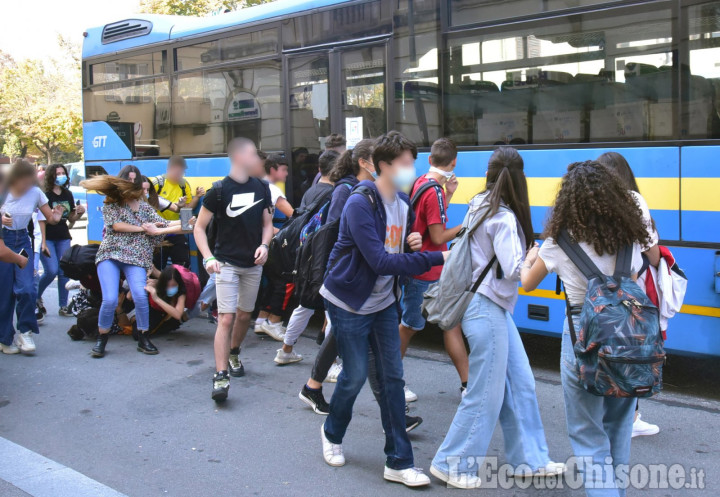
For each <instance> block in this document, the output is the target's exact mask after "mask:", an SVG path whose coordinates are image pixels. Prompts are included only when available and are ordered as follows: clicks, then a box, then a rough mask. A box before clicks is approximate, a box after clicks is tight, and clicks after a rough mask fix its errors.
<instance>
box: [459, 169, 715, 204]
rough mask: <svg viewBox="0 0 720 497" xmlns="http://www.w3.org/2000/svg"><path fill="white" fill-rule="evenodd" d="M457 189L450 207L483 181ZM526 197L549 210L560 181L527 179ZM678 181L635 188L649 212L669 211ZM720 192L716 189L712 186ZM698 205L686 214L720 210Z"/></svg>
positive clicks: (645, 181)
mask: <svg viewBox="0 0 720 497" xmlns="http://www.w3.org/2000/svg"><path fill="white" fill-rule="evenodd" d="M458 180H459V185H458V189H457V191H456V192H455V195H453V198H452V201H451V203H453V204H467V203H468V202H469V201H470V199H471V198H472V197H473V196H475V195H476V194H477V193H478V192H481V191H482V190H483V188H485V178H469V177H460V178H458ZM527 181H528V195H529V196H530V205H532V206H535V207H550V206H551V205H553V203H554V202H555V196H556V195H557V192H558V189H559V188H560V178H555V177H550V178H539V177H533V178H528V179H527ZM679 185H680V181H679V179H678V178H638V186H639V187H640V191H641V192H643V196H644V197H645V200H646V201H647V203H648V205H649V207H650V208H651V209H658V210H673V211H676V210H678V209H679V208H680V186H679ZM714 188H717V190H716V191H720V185H718V186H715V187H714ZM701 203H702V205H698V206H697V208H691V209H690V210H720V205H716V206H715V207H714V208H711V206H712V204H713V203H717V202H716V201H713V200H710V198H708V197H706V198H704V199H703V200H702V201H701Z"/></svg>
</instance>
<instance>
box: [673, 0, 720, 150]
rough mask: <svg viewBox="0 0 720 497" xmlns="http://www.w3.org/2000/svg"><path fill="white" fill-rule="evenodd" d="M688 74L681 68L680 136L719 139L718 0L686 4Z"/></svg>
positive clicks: (719, 33)
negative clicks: (681, 106)
mask: <svg viewBox="0 0 720 497" xmlns="http://www.w3.org/2000/svg"><path fill="white" fill-rule="evenodd" d="M685 17H686V19H687V20H688V35H689V36H688V49H689V51H690V54H689V62H690V74H686V71H683V74H682V76H683V100H684V102H685V106H684V107H683V112H682V115H681V134H682V137H683V138H720V63H718V62H719V61H720V2H710V3H706V4H701V5H695V6H692V7H688V9H687V15H686V16H685Z"/></svg>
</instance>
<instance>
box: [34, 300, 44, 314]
mask: <svg viewBox="0 0 720 497" xmlns="http://www.w3.org/2000/svg"><path fill="white" fill-rule="evenodd" d="M35 307H36V308H37V310H38V312H42V313H43V314H47V309H45V303H44V302H43V299H37V300H36V301H35Z"/></svg>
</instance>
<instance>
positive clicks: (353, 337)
mask: <svg viewBox="0 0 720 497" xmlns="http://www.w3.org/2000/svg"><path fill="white" fill-rule="evenodd" d="M372 157H373V164H374V165H375V172H376V173H377V176H378V177H377V181H376V182H375V183H373V182H371V181H362V182H360V183H359V184H358V186H357V187H355V189H354V191H353V194H352V195H351V196H350V198H349V199H348V201H347V204H346V206H345V209H344V211H343V214H342V218H341V220H340V234H339V237H338V242H337V243H336V244H335V247H334V249H333V251H332V253H331V254H330V260H329V264H328V268H329V269H328V274H327V276H326V278H325V284H324V285H323V287H322V289H321V290H320V293H321V295H322V296H323V297H324V298H325V299H326V305H327V309H328V312H329V314H330V320H331V321H332V323H333V333H334V334H335V337H336V340H337V347H338V352H339V355H340V357H342V359H343V372H342V373H341V374H340V377H339V378H338V382H337V386H336V387H335V392H334V393H333V396H332V399H331V401H330V413H329V415H328V417H327V420H326V421H325V423H324V424H323V426H322V427H321V430H320V431H321V437H322V444H323V457H324V458H325V462H326V463H328V464H329V465H331V466H342V465H344V464H345V456H344V454H343V447H342V441H343V437H344V436H345V431H346V430H347V427H348V424H349V423H350V419H351V417H352V408H353V404H354V403H355V399H356V398H357V395H358V393H359V392H360V390H361V389H362V386H363V384H364V383H365V379H366V378H367V375H368V350H369V349H371V350H372V352H373V353H374V356H375V366H376V369H377V379H378V383H379V385H380V402H379V405H380V416H381V419H382V425H383V429H384V430H385V454H386V456H387V458H386V462H385V473H384V477H385V479H386V480H389V481H394V482H399V483H403V484H405V485H407V486H413V487H415V486H422V485H428V484H429V483H430V479H429V478H428V477H427V476H426V475H425V474H423V472H422V471H421V470H420V469H418V468H415V467H414V461H413V453H412V446H411V445H410V441H409V439H408V435H407V432H406V431H405V394H404V391H403V387H404V386H405V382H404V381H403V366H402V359H401V357H400V336H399V334H398V328H397V327H398V308H397V303H398V300H397V298H398V297H397V293H398V292H397V290H398V288H399V285H398V281H397V279H398V276H411V275H416V274H422V273H425V272H427V271H429V270H430V268H431V267H433V266H436V265H441V264H443V262H444V258H445V256H446V253H443V252H418V253H409V252H411V250H419V249H420V248H421V245H422V239H421V237H420V235H419V234H417V233H412V234H409V235H408V229H409V228H410V227H411V226H412V221H413V220H412V217H413V214H412V209H410V208H409V199H408V197H407V195H406V194H404V193H401V191H402V190H405V189H407V188H409V187H410V186H411V185H412V183H413V181H414V180H415V159H416V158H417V149H416V148H415V145H414V144H413V143H412V142H410V141H409V140H408V139H407V138H405V137H404V136H403V135H401V134H400V133H398V132H390V133H388V134H386V135H383V136H381V137H380V138H379V139H378V140H377V142H376V145H375V149H374V151H373V155H372Z"/></svg>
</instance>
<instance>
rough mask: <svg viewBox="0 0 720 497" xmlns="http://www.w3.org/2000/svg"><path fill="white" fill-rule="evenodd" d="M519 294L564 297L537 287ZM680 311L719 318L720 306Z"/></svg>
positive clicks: (690, 307)
mask: <svg viewBox="0 0 720 497" xmlns="http://www.w3.org/2000/svg"><path fill="white" fill-rule="evenodd" d="M518 293H519V294H520V295H525V296H527V297H539V298H542V299H554V300H563V299H564V298H565V296H564V294H563V293H561V294H560V295H558V294H556V293H555V290H542V289H538V290H535V291H532V292H526V291H525V290H523V289H522V288H520V289H519V292H518ZM680 312H681V313H683V314H693V315H695V316H706V317H711V318H720V308H718V307H705V306H701V305H687V304H686V305H684V306H682V308H681V309H680Z"/></svg>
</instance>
